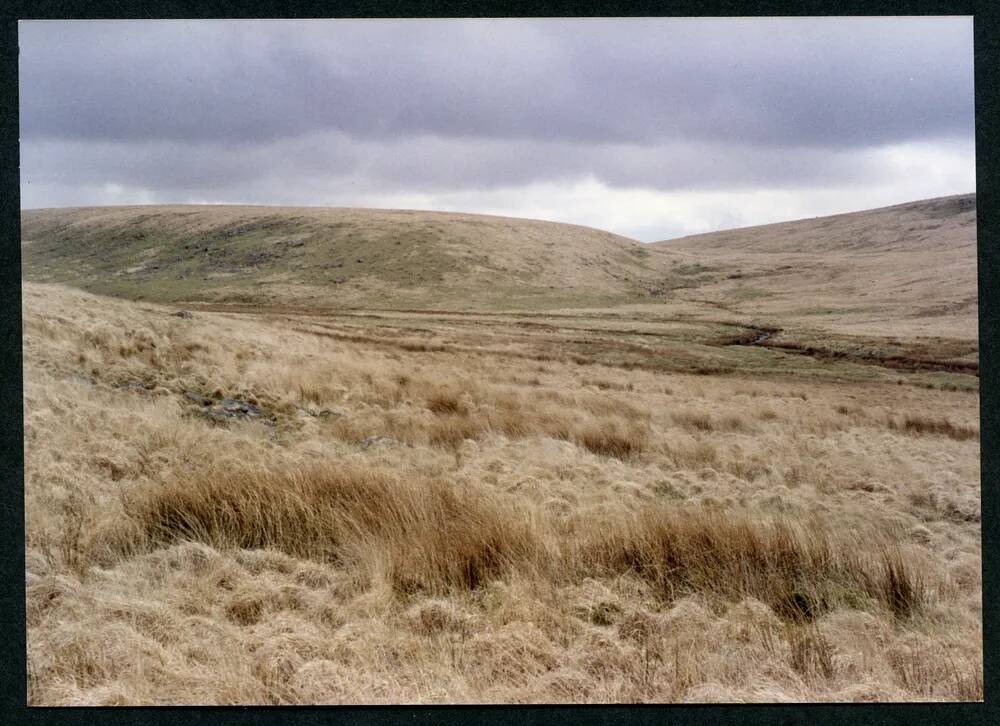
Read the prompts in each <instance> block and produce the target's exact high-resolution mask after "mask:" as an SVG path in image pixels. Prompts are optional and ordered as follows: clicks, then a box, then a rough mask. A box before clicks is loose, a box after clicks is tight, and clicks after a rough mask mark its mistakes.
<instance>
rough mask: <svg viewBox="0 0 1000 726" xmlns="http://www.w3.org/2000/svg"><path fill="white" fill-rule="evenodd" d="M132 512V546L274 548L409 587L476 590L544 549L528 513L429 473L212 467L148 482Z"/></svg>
mask: <svg viewBox="0 0 1000 726" xmlns="http://www.w3.org/2000/svg"><path fill="white" fill-rule="evenodd" d="M126 513H127V514H128V516H130V517H131V518H132V519H134V520H135V521H136V522H137V523H138V525H139V528H140V530H141V531H142V533H143V535H144V537H143V541H140V542H124V543H122V544H123V545H124V546H125V547H126V548H132V547H136V546H138V547H145V548H149V547H155V546H162V545H165V544H169V543H172V542H177V541H185V540H194V541H199V542H205V543H207V544H210V545H212V546H214V547H217V548H239V549H276V550H280V551H282V552H285V553H287V554H290V555H294V556H298V557H306V558H312V559H319V560H322V561H327V562H333V563H340V562H348V563H351V564H352V565H353V566H355V567H358V568H360V570H361V571H362V572H363V574H364V575H365V576H367V577H371V576H373V575H374V573H376V572H380V571H381V572H387V573H388V577H389V579H390V580H391V582H392V584H393V586H394V587H397V588H399V589H400V590H402V591H404V592H423V591H433V592H438V591H443V590H447V589H449V588H455V587H458V588H466V589H468V588H474V587H476V586H477V585H479V584H480V583H482V582H484V581H486V580H488V579H490V578H494V577H498V576H500V575H501V574H502V573H503V572H504V571H505V570H506V569H507V568H509V567H510V566H511V565H512V563H515V562H517V563H520V564H522V565H523V564H524V563H525V562H529V561H533V560H536V559H537V558H538V557H539V556H540V554H541V553H540V549H539V548H540V540H539V538H538V537H537V535H536V534H535V533H534V531H533V529H532V527H531V524H530V522H528V521H526V519H525V516H524V512H523V511H519V510H517V509H515V508H513V507H511V506H510V505H507V504H504V503H501V502H499V501H495V500H490V499H488V498H483V497H475V496H471V495H470V494H469V493H467V492H465V493H463V492H461V491H460V490H458V489H456V488H454V487H452V486H449V485H447V484H444V483H440V482H436V481H427V480H418V479H414V480H407V481H399V480H397V479H395V478H391V477H387V476H382V475H378V474H374V473H372V472H370V471H364V470H359V469H356V468H350V467H336V468H334V467H313V468H295V469H285V470H281V471H255V472H235V473H234V472H229V471H223V470H217V471H206V472H204V473H202V474H200V475H198V476H195V477H192V478H190V479H187V480H183V481H174V482H171V483H169V484H167V485H165V486H160V487H155V488H149V489H145V490H143V491H141V492H139V493H137V494H136V495H135V496H134V497H132V498H131V499H130V501H129V502H128V504H127V507H126Z"/></svg>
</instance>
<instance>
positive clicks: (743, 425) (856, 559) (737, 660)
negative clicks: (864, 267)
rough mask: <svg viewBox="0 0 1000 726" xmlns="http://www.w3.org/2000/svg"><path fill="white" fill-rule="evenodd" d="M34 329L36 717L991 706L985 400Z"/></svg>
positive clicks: (106, 328)
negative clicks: (231, 411)
mask: <svg viewBox="0 0 1000 726" xmlns="http://www.w3.org/2000/svg"><path fill="white" fill-rule="evenodd" d="M24 310H25V317H24V354H25V453H26V474H25V511H26V550H27V552H26V562H25V568H26V574H25V576H26V580H27V591H28V598H27V617H28V623H27V625H28V667H29V700H30V702H31V703H32V704H36V705H41V704H166V703H200V704H216V703H222V704H234V703H263V704H279V703H400V702H407V703H434V702H506V703H519V702H634V701H645V702H656V701H684V702H695V701H844V700H847V701H862V700H881V701H887V700H928V699H930V700H977V699H981V698H982V692H983V683H982V623H981V576H980V568H981V551H980V544H979V532H980V524H979V516H980V507H979V489H978V487H979V484H978V482H979V457H978V453H979V440H978V426H977V411H978V395H977V394H976V393H975V392H969V391H948V390H931V389H927V388H922V387H918V386H914V385H896V384H886V383H879V382H865V383H854V384H846V383H836V382H830V381H826V380H823V379H821V378H810V377H800V378H793V379H789V378H781V377H771V378H765V377H756V378H754V377H740V376H713V375H687V374H681V373H675V372H669V371H659V370H647V369H642V368H634V369H626V368H622V367H614V366H610V365H606V364H604V363H602V362H600V356H596V355H595V358H594V359H588V360H587V362H585V363H582V364H581V363H578V362H575V361H574V360H573V359H572V358H571V357H569V356H567V355H562V356H560V355H559V354H557V353H556V352H553V354H552V355H551V356H550V359H549V360H536V359H526V358H517V357H511V356H508V355H504V354H503V352H504V348H505V346H506V345H507V343H506V341H505V338H504V337H503V336H504V335H505V334H506V333H504V332H503V331H504V330H505V328H502V327H499V326H500V322H498V323H497V327H494V325H493V323H491V322H490V321H489V320H479V319H477V320H475V321H467V322H463V323H462V325H463V326H464V327H463V328H462V330H463V331H464V332H463V333H462V334H463V336H465V337H464V338H463V339H462V340H463V342H462V348H461V349H456V348H455V345H454V343H453V342H452V341H450V340H449V336H452V335H453V331H454V330H456V329H457V327H458V326H457V324H456V323H455V322H454V321H450V322H442V321H438V320H435V319H433V318H432V317H421V316H419V315H416V314H414V315H412V316H409V317H407V316H405V315H402V314H401V315H400V316H398V317H396V318H393V319H392V320H391V321H377V320H374V319H372V320H369V321H367V322H365V323H364V326H365V327H366V328H367V330H366V332H365V339H364V340H343V339H338V338H333V337H329V336H327V335H323V334H322V333H323V332H324V329H323V327H322V326H321V325H320V324H319V323H320V322H322V321H323V319H322V318H316V317H315V316H312V317H311V318H309V317H308V316H306V315H304V314H303V315H302V316H298V317H297V316H296V315H294V314H292V313H287V314H284V313H283V314H281V315H273V314H263V313H262V314H257V315H255V314H233V313H213V312H202V311H198V312H196V313H195V316H194V317H193V318H192V319H190V320H185V319H181V318H177V317H173V316H171V315H169V312H171V311H170V310H167V309H164V308H159V307H155V306H149V305H143V304H135V303H127V302H123V301H114V300H110V299H106V298H99V297H94V296H91V295H87V294H84V293H80V292H75V291H70V290H67V289H64V288H59V287H56V286H48V285H35V284H30V283H29V284H26V285H25V287H24ZM310 319H311V320H312V322H309V320H310ZM539 322H544V321H539ZM584 322H585V321H584V320H583V319H581V320H580V321H578V323H577V324H581V325H582V324H583V323H584ZM563 323H565V321H563ZM498 330H499V331H501V332H499V333H498V332H497V331H498ZM539 334H540V335H550V333H547V332H542V333H539ZM551 335H552V336H554V339H555V340H556V341H557V342H556V343H553V347H554V348H557V347H558V345H559V343H558V333H555V332H553V333H551ZM394 336H405V337H406V339H407V340H410V339H412V340H417V339H418V338H419V339H420V340H422V344H421V345H423V348H422V349H416V348H415V349H412V350H409V349H402V348H400V347H398V346H389V345H383V344H382V343H383V342H384V341H387V340H393V339H394ZM187 391H190V392H193V393H197V394H200V395H205V396H209V397H213V398H215V399H216V400H218V399H220V398H222V397H235V398H242V399H244V400H248V401H250V402H253V403H254V404H255V405H257V406H259V407H260V408H261V410H262V412H263V415H262V416H261V418H259V419H248V420H246V421H237V420H234V421H231V422H228V423H219V422H213V421H211V420H209V419H206V418H205V417H204V416H203V415H202V414H201V413H200V412H199V411H200V410H201V408H202V407H201V406H199V404H197V403H196V402H194V401H193V400H191V399H189V398H187V397H186V396H185V392H187ZM907 421H911V422H923V423H911V424H909V425H907V423H906V422H907ZM893 422H895V423H893ZM942 422H946V424H947V425H945V424H944V423H942ZM375 437H378V438H375Z"/></svg>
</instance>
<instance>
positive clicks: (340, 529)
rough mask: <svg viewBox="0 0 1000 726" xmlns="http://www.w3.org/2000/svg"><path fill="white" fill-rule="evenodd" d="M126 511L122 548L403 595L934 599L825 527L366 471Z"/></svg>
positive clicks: (181, 495)
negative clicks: (317, 568)
mask: <svg viewBox="0 0 1000 726" xmlns="http://www.w3.org/2000/svg"><path fill="white" fill-rule="evenodd" d="M125 511H126V514H127V516H129V517H130V518H131V519H132V520H134V522H135V523H136V525H137V530H129V531H133V532H134V531H139V532H141V536H140V538H139V540H138V541H135V540H133V541H129V540H125V541H122V542H119V543H118V547H119V548H120V549H122V550H124V551H130V550H133V551H134V550H136V549H149V548H151V547H158V546H164V545H168V544H171V543H174V542H178V541H188V540H193V541H198V542H204V543H206V544H209V545H211V546H213V547H216V548H222V549H227V548H237V549H264V550H269V549H274V550H279V551H281V552H284V553H286V554H289V555H293V556H297V557H304V558H311V559H317V560H321V561H326V562H331V563H337V564H340V565H343V566H346V567H349V568H352V569H354V570H356V571H357V572H358V574H359V575H361V576H362V577H363V578H365V579H368V580H370V579H371V578H374V577H376V576H377V575H378V573H383V574H384V575H386V576H387V578H388V580H389V581H390V582H391V584H392V586H393V588H394V589H396V590H398V591H399V592H401V593H403V594H413V593H442V592H447V591H450V590H453V589H456V588H457V589H465V590H468V589H474V588H476V587H478V586H480V585H483V584H486V583H488V582H489V581H490V580H492V579H496V578H501V577H503V576H505V575H509V574H510V573H511V572H512V571H518V572H521V573H523V574H526V575H531V574H533V575H535V576H539V575H541V576H544V577H547V578H550V579H552V580H554V581H575V580H577V579H579V578H581V577H608V576H619V575H626V574H633V575H638V576H639V577H641V578H642V579H644V580H646V581H647V582H649V583H650V585H651V586H652V587H653V588H654V591H655V592H656V593H657V594H658V595H659V597H661V598H662V599H663V600H665V601H667V602H669V601H672V600H674V599H675V598H676V597H679V596H681V595H685V594H693V593H696V594H699V595H701V596H709V597H712V598H715V599H718V600H721V601H729V602H735V601H738V600H740V599H742V598H746V597H752V598H756V599H758V600H760V601H761V602H764V603H767V604H768V605H769V606H770V607H771V608H772V609H773V610H774V612H776V613H777V614H778V615H780V616H781V617H783V618H785V619H788V620H812V619H814V618H815V617H817V616H818V615H819V614H820V613H821V612H823V611H825V610H828V609H829V608H831V607H834V606H838V605H841V606H842V605H845V604H848V605H851V604H857V603H858V602H861V601H862V600H863V598H862V599H861V600H859V597H860V596H868V597H870V598H872V599H874V600H877V601H879V602H881V603H882V604H883V605H884V606H885V607H887V608H888V609H889V610H890V611H891V612H892V614H893V615H894V616H896V617H900V618H905V617H909V616H910V615H911V614H912V613H913V612H915V611H916V610H918V609H919V608H920V607H921V605H922V604H923V602H924V600H925V588H924V587H923V585H922V580H921V575H920V574H919V573H916V572H914V571H913V570H912V568H911V566H910V565H909V564H908V563H907V561H906V560H905V559H904V558H902V557H900V556H898V554H893V555H890V554H886V553H885V552H883V551H880V550H878V549H874V550H873V549H869V550H867V551H864V552H858V550H857V548H856V547H855V546H852V545H851V544H850V543H848V542H846V541H843V540H841V539H840V538H839V537H837V536H836V534H835V533H833V532H831V531H829V530H828V529H827V528H825V527H822V526H818V525H817V524H816V523H812V524H811V525H810V526H808V527H807V526H804V525H801V524H792V523H790V522H788V521H784V520H770V519H766V518H754V517H751V516H749V515H746V514H735V513H722V512H718V511H712V510H704V509H700V510H693V511H678V510H677V509H676V508H666V507H663V506H660V505H651V506H647V507H644V508H642V509H640V510H639V511H638V512H637V513H636V514H634V515H632V516H618V517H614V516H609V517H606V518H604V519H602V520H600V521H583V520H580V519H575V520H572V521H570V522H561V523H560V522H559V521H556V520H551V519H549V518H546V517H544V516H542V515H536V514H532V511H531V510H530V509H528V508H526V507H524V506H523V505H520V506H517V505H515V504H513V503H512V502H511V501H509V500H507V499H505V498H502V497H483V496H471V495H470V494H469V493H468V492H463V491H461V490H460V489H458V488H456V487H454V486H452V485H448V484H446V483H442V482H439V481H434V480H422V479H408V480H406V481H400V480H398V479H396V478H393V477H389V476H385V475H377V474H374V473H372V472H370V471H364V470H358V469H354V468H344V467H337V468H334V467H329V466H324V467H313V468H293V469H285V470H280V471H266V472H250V473H235V474H234V473H232V472H226V471H221V470H220V471H207V472H204V473H203V474H201V475H199V476H196V477H192V478H189V479H187V480H183V481H175V482H171V483H170V484H167V485H166V486H159V487H155V488H148V489H144V490H142V491H141V492H138V493H136V494H135V495H134V496H133V497H131V498H130V500H129V501H128V503H127V506H126V508H125ZM115 531H122V530H120V529H119V530H115ZM852 598H853V599H852ZM251 615H252V613H251ZM237 617H244V615H241V614H239V613H237Z"/></svg>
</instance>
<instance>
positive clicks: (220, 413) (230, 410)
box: [184, 391, 274, 425]
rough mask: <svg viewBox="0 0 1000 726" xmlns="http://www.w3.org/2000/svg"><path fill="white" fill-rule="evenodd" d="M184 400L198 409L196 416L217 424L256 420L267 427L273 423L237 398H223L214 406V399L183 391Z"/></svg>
mask: <svg viewBox="0 0 1000 726" xmlns="http://www.w3.org/2000/svg"><path fill="white" fill-rule="evenodd" d="M184 398H186V399H187V400H188V401H191V402H192V403H194V404H197V405H198V406H199V407H200V408H199V409H197V411H196V414H197V415H199V416H202V417H204V418H207V419H209V420H210V421H215V422H217V423H228V422H229V421H233V420H237V421H245V420H258V419H259V420H260V421H261V422H262V423H265V424H268V425H271V424H273V423H274V418H273V417H271V418H264V412H263V411H262V410H261V409H260V408H259V407H257V406H255V405H254V404H252V403H249V402H247V401H241V400H239V399H237V398H223V399H222V400H221V401H219V402H218V404H216V402H215V400H214V399H212V398H209V397H208V396H202V395H201V394H200V393H196V392H195V391H184Z"/></svg>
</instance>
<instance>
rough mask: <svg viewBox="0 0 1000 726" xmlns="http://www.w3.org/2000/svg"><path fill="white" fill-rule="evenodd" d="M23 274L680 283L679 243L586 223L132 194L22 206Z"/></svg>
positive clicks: (360, 282)
mask: <svg viewBox="0 0 1000 726" xmlns="http://www.w3.org/2000/svg"><path fill="white" fill-rule="evenodd" d="M22 257H23V263H22V264H23V275H24V277H25V279H28V280H34V281H40V282H59V283H66V284H70V285H73V286H76V287H80V288H83V289H85V290H88V291H91V292H96V293H101V294H111V295H116V296H121V297H129V298H136V299H146V300H151V301H160V302H179V301H207V302H237V303H238V302H246V303H267V304H302V305H309V306H331V305H332V306H343V305H347V306H358V305H363V306H365V307H387V306H388V307H391V306H420V307H447V308H456V307H497V306H501V307H503V306H522V307H528V308H530V307H552V306H575V305H581V304H586V305H603V304H606V303H608V302H612V301H618V302H620V301H622V300H628V299H634V298H637V297H638V298H641V297H643V296H648V295H649V294H650V290H655V289H660V288H663V287H667V288H669V287H672V286H674V285H676V284H680V283H681V282H682V281H683V275H669V274H664V273H663V272H662V270H663V266H662V265H661V264H660V263H661V261H662V260H665V259H669V258H671V257H672V255H671V253H669V252H664V251H655V250H650V249H648V248H647V247H645V246H644V245H642V244H640V243H639V242H637V241H635V240H631V239H628V238H625V237H620V236H618V235H614V234H611V233H609V232H603V231H600V230H596V229H591V228H588V227H580V226H575V225H568V224H558V223H554V222H541V221H534V220H526V219H513V218H505V217H491V216H484V215H472V214H451V213H443V212H422V211H405V210H376V209H341V208H285V207H246V206H130V207H95V208H75V209H44V210H27V211H24V212H22Z"/></svg>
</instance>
